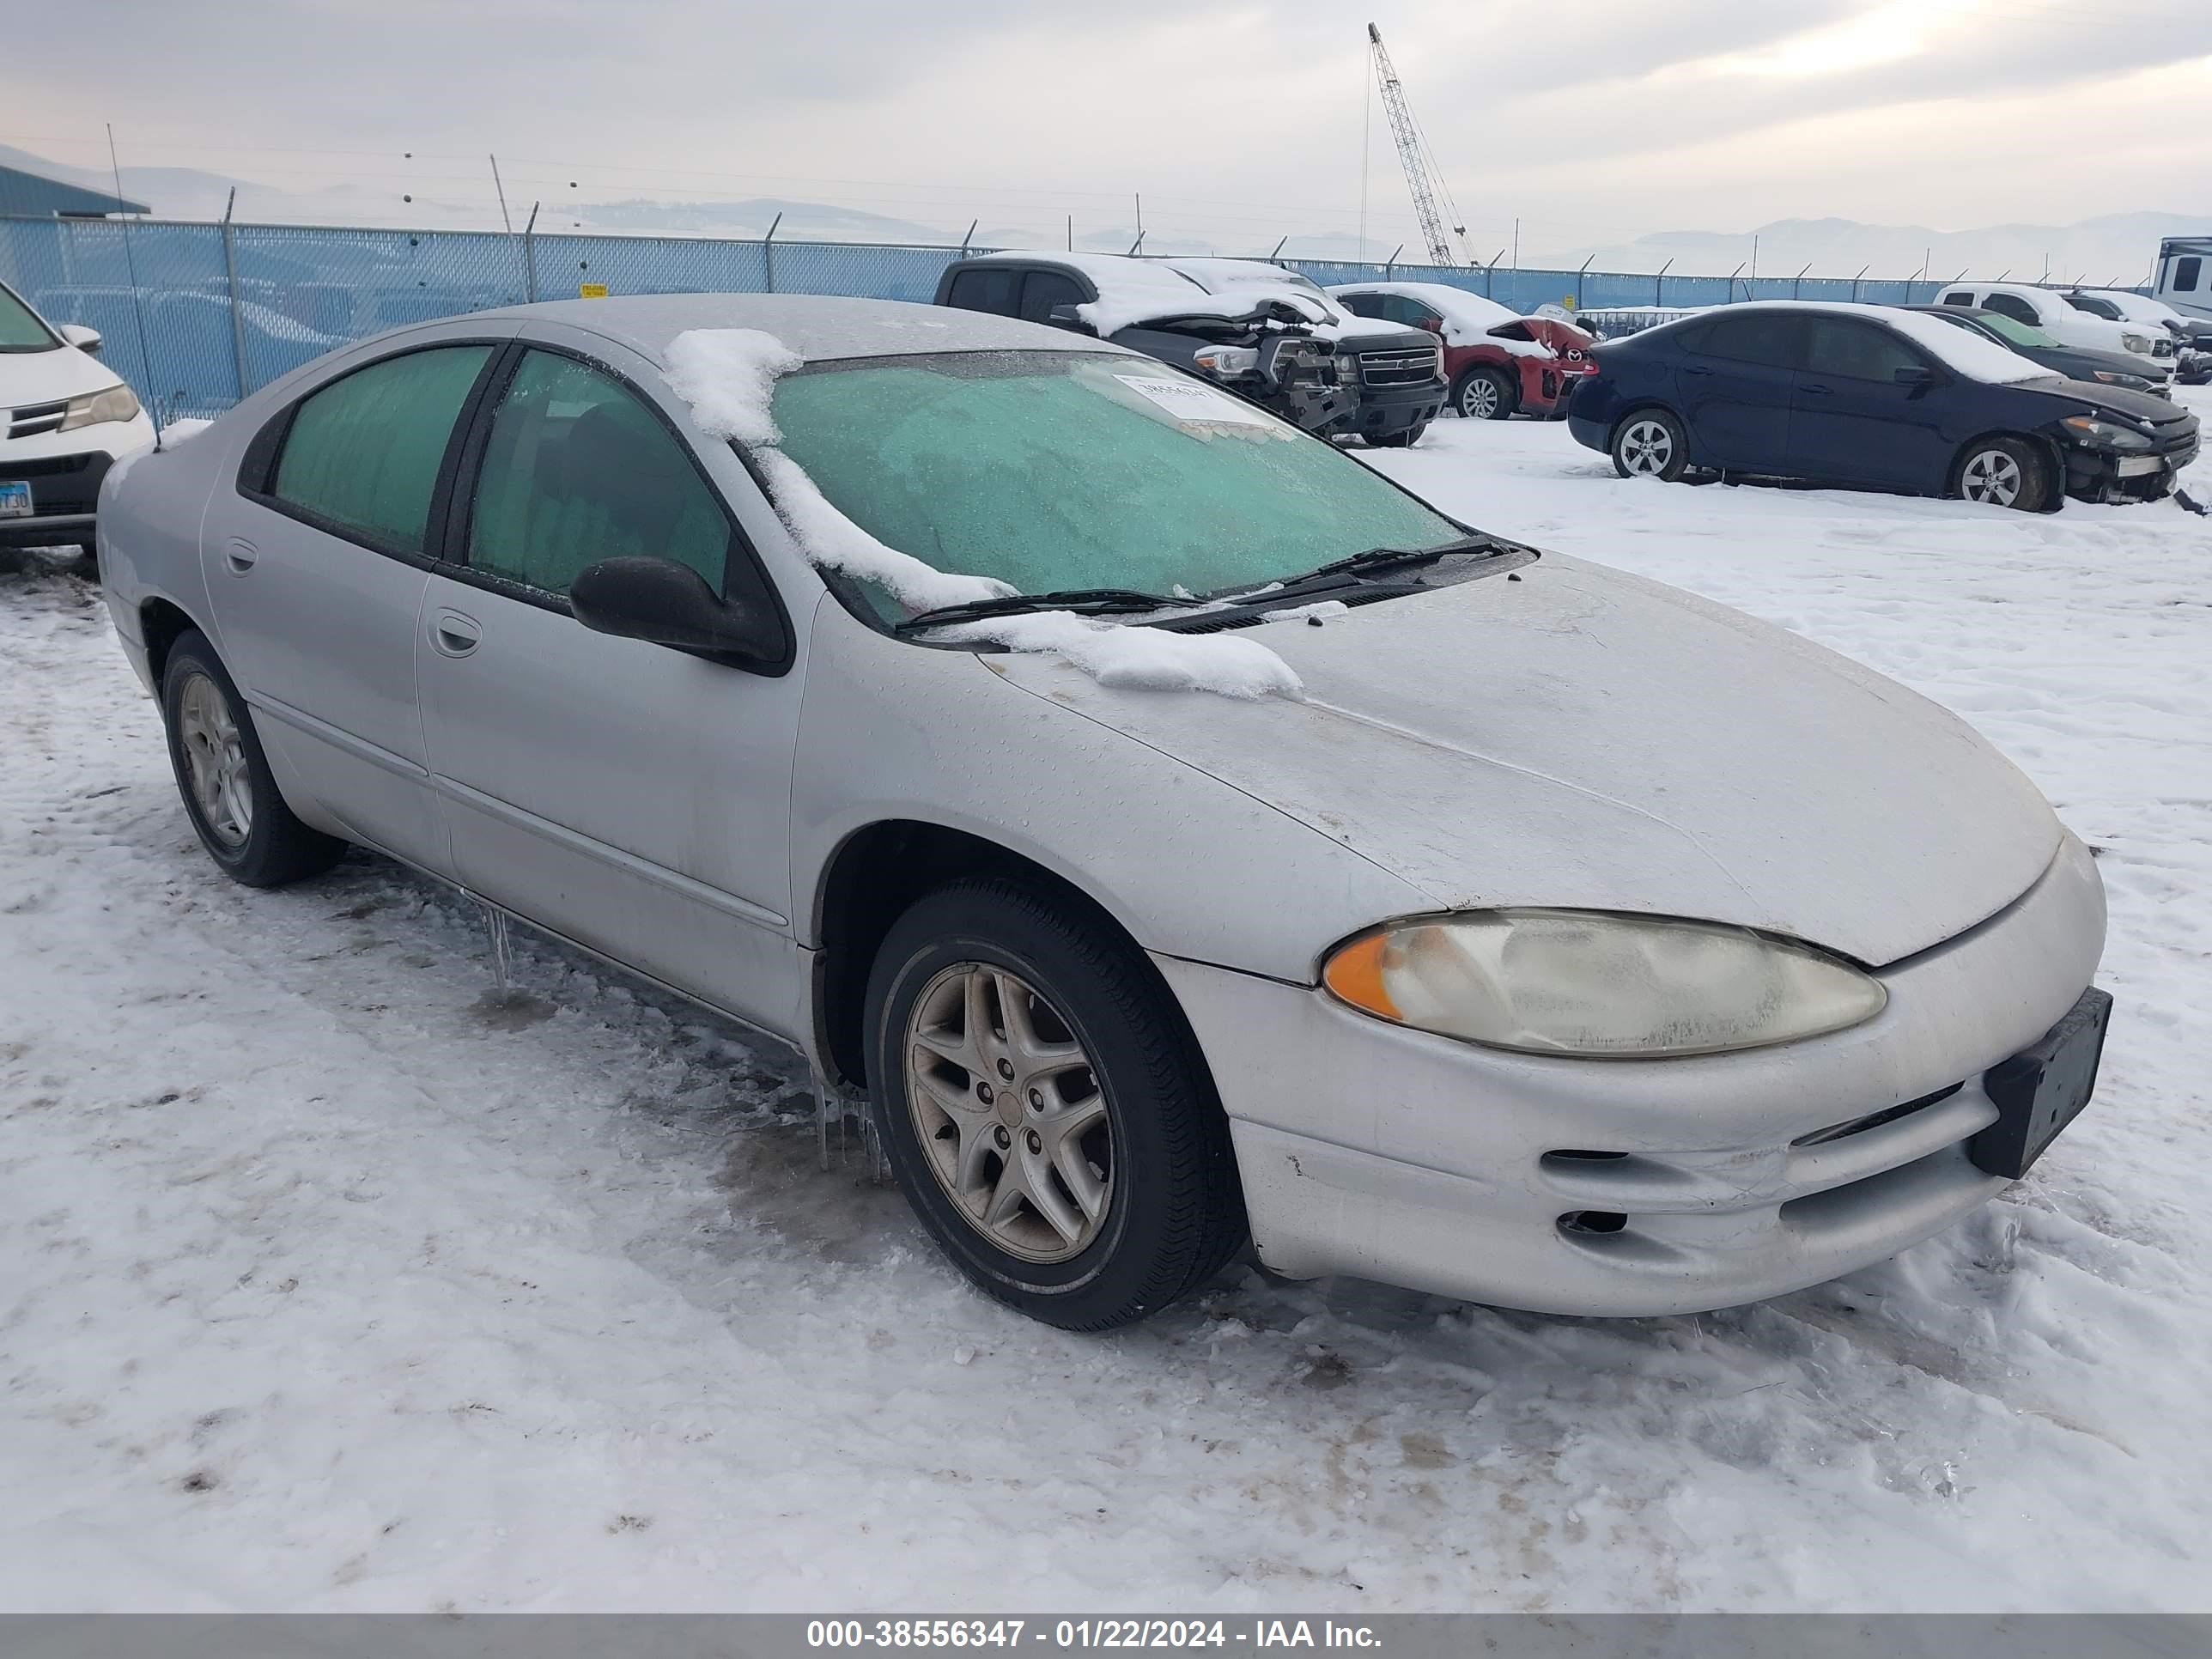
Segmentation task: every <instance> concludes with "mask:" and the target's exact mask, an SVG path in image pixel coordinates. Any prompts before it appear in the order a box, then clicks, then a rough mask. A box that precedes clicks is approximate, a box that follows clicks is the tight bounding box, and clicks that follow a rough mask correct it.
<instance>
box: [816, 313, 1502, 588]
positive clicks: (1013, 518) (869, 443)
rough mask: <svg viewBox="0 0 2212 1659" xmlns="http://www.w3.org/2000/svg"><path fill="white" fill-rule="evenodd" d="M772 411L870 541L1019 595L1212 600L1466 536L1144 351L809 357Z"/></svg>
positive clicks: (1362, 471)
mask: <svg viewBox="0 0 2212 1659" xmlns="http://www.w3.org/2000/svg"><path fill="white" fill-rule="evenodd" d="M775 421H776V424H777V426H778V427H780V428H781V429H782V433H783V449H784V453H786V454H787V455H788V456H790V458H791V459H793V460H794V461H796V462H797V463H798V464H799V465H800V466H801V467H802V468H804V469H805V471H806V472H807V474H808V475H809V476H810V477H811V478H812V479H813V481H814V483H815V484H816V485H817V487H818V488H819V489H821V491H822V493H823V495H827V496H828V497H829V500H830V501H832V502H833V503H834V504H835V505H836V507H838V508H840V509H841V510H842V512H843V513H845V515H846V516H847V517H848V518H850V519H852V520H855V521H856V522H857V523H858V524H860V526H861V527H862V528H863V529H865V530H866V531H867V532H869V533H871V534H872V535H873V536H874V537H876V538H877V539H878V540H879V541H883V542H885V543H888V544H890V546H892V547H895V548H897V549H898V550H901V551H902V552H906V553H910V554H912V555H914V556H915V557H916V558H919V559H921V560H922V561H924V562H926V563H928V564H930V565H933V566H934V567H935V568H938V569H939V570H945V571H954V572H959V573H963V574H971V575H980V576H996V577H998V578H999V579H1000V580H1003V581H1006V582H1010V583H1012V585H1013V586H1015V587H1017V588H1018V589H1019V590H1020V591H1022V592H1024V593H1042V592H1050V591H1052V590H1054V589H1057V588H1069V587H1135V588H1141V589H1143V590H1144V591H1145V592H1151V593H1162V594H1166V593H1172V592H1174V590H1175V589H1176V588H1177V587H1178V586H1180V587H1182V589H1183V590H1185V591H1186V592H1190V593H1196V594H1206V593H1212V592H1218V591H1220V590H1222V589H1225V588H1232V587H1243V586H1254V585H1256V584H1259V583H1262V582H1267V581H1271V580H1275V579H1276V578H1279V577H1283V576H1289V575H1293V574H1298V573H1300V572H1303V571H1306V570H1309V569H1311V568H1313V567H1315V566H1316V565H1318V564H1322V563H1324V562H1328V561H1329V560H1332V559H1338V558H1342V557H1344V556H1346V555H1348V554H1352V553H1358V552H1364V550H1367V549H1369V548H1371V547H1407V548H1418V547H1433V546H1436V545H1437V544H1441V543H1444V542H1449V541H1453V540H1456V539H1457V538H1459V537H1460V536H1461V534H1462V532H1461V530H1460V529H1459V527H1458V526H1455V525H1454V524H1453V523H1452V522H1451V521H1450V520H1447V519H1445V518H1443V517H1441V516H1440V515H1439V514H1437V513H1434V512H1432V511H1431V510H1430V509H1429V508H1428V507H1424V506H1423V505H1421V503H1420V502H1419V501H1415V500H1414V499H1413V497H1412V496H1410V495H1407V494H1405V493H1404V492H1403V491H1401V490H1400V489H1397V488H1396V487H1395V485H1392V484H1390V483H1386V482H1385V481H1384V480H1383V478H1382V477H1379V476H1378V475H1377V474H1376V473H1375V472H1373V471H1370V470H1369V469H1368V468H1367V467H1365V466H1364V465H1361V464H1360V463H1359V462H1358V461H1356V460H1353V459H1352V458H1351V457H1349V456H1348V455H1345V454H1342V453H1339V452H1338V451H1337V449H1336V448H1335V447H1334V446H1332V445H1330V444H1328V443H1326V442H1324V441H1322V440H1319V439H1316V438H1312V437H1309V436H1307V435H1305V434H1304V433H1302V432H1299V431H1298V430H1297V428H1293V427H1291V426H1290V425H1288V424H1286V423H1285V422H1281V421H1279V420H1277V419H1276V418H1275V417H1274V416H1272V415H1269V414H1267V412H1265V411H1264V410H1260V409H1258V408H1256V407H1255V406H1254V405H1252V404H1247V403H1244V402H1243V401H1241V400H1239V399H1237V398H1231V397H1230V396H1229V395H1228V394H1226V393H1225V392H1218V391H1216V390H1215V389H1213V388H1212V387H1211V386H1206V385H1205V384H1204V383H1203V382H1200V381H1199V380H1194V378H1192V377H1191V376H1188V375H1184V374H1178V373H1176V371H1175V370H1173V369H1170V368H1166V367H1164V365H1161V364H1158V363H1154V362H1148V361H1147V360H1146V359H1144V358H1141V357H1135V356H1118V355H1113V356H1109V355H1105V354H1101V353H1075V352H1057V351H1000V352H973V353H948V354H943V355H939V356H927V357H901V358H874V359H860V360H855V361H853V362H832V363H817V364H811V365H809V366H808V368H805V369H804V370H801V371H800V372H799V373H798V374H790V375H787V376H786V377H784V379H782V380H780V381H778V382H777V383H776V391H775ZM879 608H881V609H882V610H883V611H884V615H885V616H886V617H890V616H893V615H896V608H895V607H892V606H890V602H889V600H888V598H887V597H886V598H884V599H882V600H881V601H880V602H879Z"/></svg>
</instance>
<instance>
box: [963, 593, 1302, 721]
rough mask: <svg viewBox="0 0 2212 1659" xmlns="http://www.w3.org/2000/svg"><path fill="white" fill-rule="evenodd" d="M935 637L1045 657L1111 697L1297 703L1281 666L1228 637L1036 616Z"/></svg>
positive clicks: (1056, 614) (1254, 644) (1298, 688)
mask: <svg viewBox="0 0 2212 1659" xmlns="http://www.w3.org/2000/svg"><path fill="white" fill-rule="evenodd" d="M943 636H944V637H945V638H946V639H949V640H959V641H978V642H981V641H988V642H990V643H993V644H996V645H1003V646H1005V647H1007V648H1008V649H1009V650H1012V651H1030V652H1039V653H1049V654H1051V655H1054V656H1057V657H1060V658H1063V659H1066V661H1067V662H1068V663H1069V664H1070V665H1073V666H1074V667H1075V668H1078V669H1079V670H1081V671H1083V672H1084V673H1085V674H1088V675H1090V676H1091V678H1092V679H1094V680H1097V682H1098V684H1101V685H1103V686H1109V687H1111V688H1113V689H1115V690H1130V691H1212V692H1214V693H1216V694H1217V695H1218V696H1225V697H1243V698H1248V699H1249V698H1257V697H1267V696H1276V697H1289V698H1291V699H1292V700H1294V701H1295V700H1298V699H1302V698H1303V697H1304V696H1305V687H1304V685H1302V684H1300V683H1299V681H1298V677H1297V675H1296V674H1294V673H1292V672H1291V665H1289V664H1288V663H1286V662H1285V661H1284V660H1283V659H1281V658H1280V657H1279V656H1277V655H1276V654H1275V653H1273V652H1272V651H1270V650H1269V649H1267V647H1266V646H1264V645H1261V644H1260V643H1259V642H1258V641H1255V640H1247V639H1239V638H1237V637H1236V636H1234V635H1228V634H1170V633H1166V632H1164V631H1162V630H1161V629H1157V628H1138V627H1132V626H1127V625H1125V624H1121V623H1103V622H1091V621H1089V620H1087V619H1086V618H1085V617H1079V616H1077V615H1076V614H1075V613H1074V612H1073V611H1036V612H1035V613H1033V614H1031V615H1029V616H1022V617H991V618H989V619H987V621H983V622H975V623H954V624H952V625H951V626H950V627H947V628H945V629H944V630H943Z"/></svg>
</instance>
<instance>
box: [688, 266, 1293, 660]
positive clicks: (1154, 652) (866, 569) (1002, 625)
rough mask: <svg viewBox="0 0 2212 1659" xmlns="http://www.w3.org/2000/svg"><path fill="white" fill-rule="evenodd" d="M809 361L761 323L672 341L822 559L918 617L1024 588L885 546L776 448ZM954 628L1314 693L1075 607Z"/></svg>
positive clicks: (1218, 640)
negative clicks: (785, 408)
mask: <svg viewBox="0 0 2212 1659" xmlns="http://www.w3.org/2000/svg"><path fill="white" fill-rule="evenodd" d="M1201 297H1202V296H1201ZM804 362H805V359H804V358H803V357H801V356H799V353H797V352H795V351H793V349H791V348H790V347H788V346H787V345H786V344H784V343H783V342H782V341H781V340H779V339H778V338H776V337H775V336H774V335H773V334H769V333H767V332H765V331H763V330H760V329H753V328H714V329H692V330H690V331H687V332H685V333H683V334H679V335H678V336H677V337H676V338H675V339H674V340H673V341H671V343H670V344H669V348H668V385H669V388H670V390H671V391H673V392H675V393H676V395H677V396H678V397H679V398H683V399H684V402H685V403H687V404H690V407H691V415H692V418H693V419H694V420H695V421H696V422H698V424H699V428H700V430H701V431H702V432H704V433H705V434H707V435H708V436H709V437H714V438H726V439H731V440H734V441H737V442H738V443H742V444H744V446H745V447H746V448H747V449H748V450H749V451H750V453H751V454H752V457H753V459H754V460H755V461H756V462H757V464H758V465H759V466H760V469H761V472H762V474H763V477H765V478H766V479H767V480H768V485H769V494H770V495H771V497H772V498H773V500H774V501H775V509H776V514H777V516H778V517H780V518H781V520H783V522H784V525H785V526H786V527H787V529H788V530H789V531H790V532H791V534H792V538H793V540H794V541H796V542H797V543H798V544H799V549H800V550H801V551H803V552H804V553H805V555H806V556H807V558H808V559H810V560H811V562H814V563H815V564H817V565H818V566H820V567H821V568H823V569H827V570H835V571H837V572H839V573H840V574H843V575H847V576H849V577H851V578H853V579H854V580H856V581H866V582H873V583H876V584H877V585H878V586H881V587H883V588H884V590H885V591H887V592H890V594H891V596H892V597H893V598H895V599H897V601H898V602H899V603H900V604H901V605H904V606H905V607H906V609H907V610H908V612H909V613H911V614H913V615H916V616H918V615H920V614H921V612H923V611H935V610H939V609H941V608H943V607H945V606H947V605H965V604H968V603H969V602H971V601H975V600H979V599H1000V598H1005V597H1006V596H1008V595H1011V594H1012V593H1014V592H1016V591H1017V590H1016V589H1015V588H1014V587H1012V586H1011V585H1010V584H1008V583H1006V582H1003V581H1000V580H998V579H997V578H996V577H994V576H972V575H963V574H960V573H958V572H956V571H947V570H939V569H938V568H936V566H934V565H932V564H929V563H927V562H925V561H923V560H921V559H917V558H915V556H913V555H912V554H910V553H903V552H901V551H900V550H898V549H897V548H895V547H892V546H890V545H888V544H885V543H884V542H881V541H878V539H877V538H875V537H873V536H872V535H870V534H869V533H868V532H866V530H865V529H863V528H862V527H861V526H859V525H857V524H855V523H854V521H853V520H851V519H849V518H848V517H847V516H846V515H845V514H844V513H842V512H841V511H839V510H838V508H837V507H836V503H834V502H833V501H830V500H829V497H828V496H826V495H823V493H822V491H821V490H820V489H818V488H817V486H816V484H815V483H814V480H813V479H812V478H811V477H808V476H807V474H806V470H805V468H804V467H802V466H800V465H799V463H798V462H797V461H795V460H793V459H792V458H791V457H790V456H788V455H787V454H785V453H783V451H782V450H781V448H779V447H777V446H778V445H779V444H780V443H781V441H782V435H781V433H779V432H778V431H777V430H776V425H775V414H774V403H775V383H776V381H777V380H779V379H781V377H782V376H784V375H786V374H790V373H791V372H792V370H793V369H795V368H799V366H800V365H801V364H802V363H804ZM945 633H946V636H947V637H948V638H951V639H957V640H961V641H977V642H982V643H991V644H998V645H1003V646H1005V647H1006V648H1007V649H1009V650H1012V651H1024V652H1036V653H1045V654H1049V655H1053V656H1058V657H1060V658H1063V659H1066V661H1067V662H1068V663H1070V664H1071V665H1073V666H1074V667H1076V668H1078V669H1079V670H1081V671H1083V672H1084V673H1086V674H1088V675H1090V676H1091V678H1093V679H1096V680H1097V682H1098V683H1099V684H1101V685H1106V686H1116V687H1124V688H1128V689H1132V690H1152V691H1212V692H1216V693H1218V694H1219V695H1220V696H1227V697H1247V698H1249V697H1261V696H1284V697H1293V698H1295V697H1300V696H1304V687H1303V686H1301V685H1300V684H1299V682H1298V677H1297V675H1296V674H1294V673H1292V672H1291V667H1290V665H1289V664H1287V663H1285V661H1284V660H1283V659H1281V658H1280V657H1279V656H1277V655H1276V654H1275V653H1273V651H1270V650H1269V649H1268V648H1267V647H1266V646H1264V645H1261V644H1259V643H1258V642H1257V641H1252V640H1243V639H1232V638H1231V637H1230V636H1228V635H1219V634H1200V635H1170V634H1163V633H1161V632H1159V631H1158V629H1150V628H1139V627H1134V626H1125V625H1121V624H1118V623H1093V622H1088V621H1085V619H1084V618H1082V617H1079V616H1077V615H1076V614H1075V613H1074V612H1073V611H1034V612H1030V613H1029V614H1027V615H1024V616H1014V617H988V618H986V619H982V620H980V621H977V622H973V623H961V624H958V625H957V626H956V627H952V628H948V629H946V630H945Z"/></svg>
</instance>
